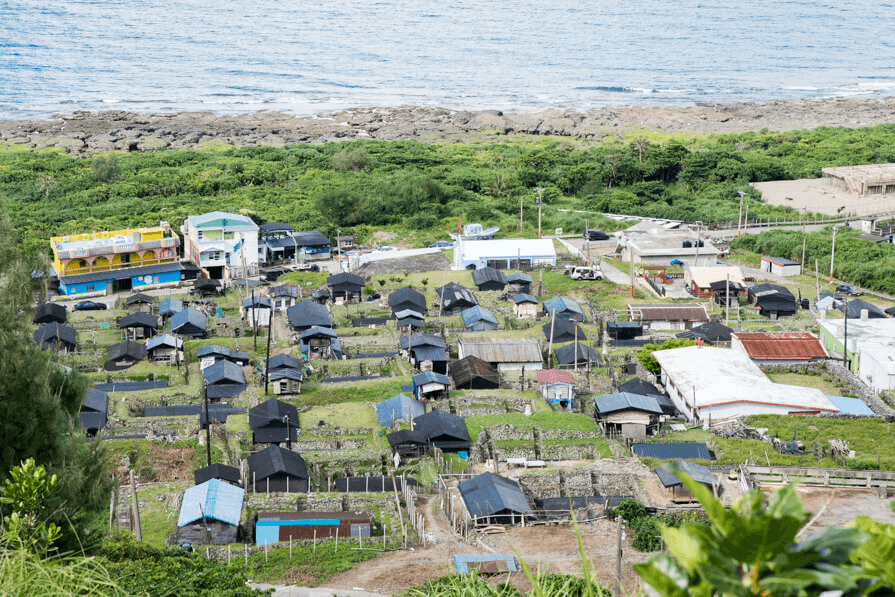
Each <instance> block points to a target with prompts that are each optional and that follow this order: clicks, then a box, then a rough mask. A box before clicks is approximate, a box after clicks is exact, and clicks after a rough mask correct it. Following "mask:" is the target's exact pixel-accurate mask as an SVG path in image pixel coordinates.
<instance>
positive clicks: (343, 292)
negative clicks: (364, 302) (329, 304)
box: [326, 272, 367, 305]
mask: <svg viewBox="0 0 895 597" xmlns="http://www.w3.org/2000/svg"><path fill="white" fill-rule="evenodd" d="M326 285H327V286H329V293H330V295H331V296H332V299H333V302H334V303H336V304H337V305H338V304H343V303H357V302H360V300H361V294H362V293H363V291H364V286H366V285H367V283H366V282H365V281H364V279H363V278H361V277H360V276H358V275H357V274H349V273H346V272H343V273H341V274H336V275H334V276H330V277H328V278H327V279H326Z"/></svg>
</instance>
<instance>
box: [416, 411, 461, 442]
mask: <svg viewBox="0 0 895 597" xmlns="http://www.w3.org/2000/svg"><path fill="white" fill-rule="evenodd" d="M413 424H414V426H415V427H416V429H417V430H419V431H420V432H421V433H422V434H423V435H424V436H425V437H426V438H427V439H429V440H432V439H434V438H437V437H443V436H450V437H452V438H455V439H457V440H460V441H465V442H467V443H468V442H469V441H470V440H469V432H468V431H466V424H465V423H464V422H463V417H458V416H457V415H452V414H450V413H447V412H444V411H443V410H438V409H437V408H436V409H435V410H433V411H431V412H428V413H426V414H424V415H420V416H418V417H417V418H415V419H414V420H413Z"/></svg>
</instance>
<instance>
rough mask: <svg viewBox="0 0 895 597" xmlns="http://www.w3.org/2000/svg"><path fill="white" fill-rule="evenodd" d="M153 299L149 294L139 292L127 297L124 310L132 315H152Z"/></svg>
mask: <svg viewBox="0 0 895 597" xmlns="http://www.w3.org/2000/svg"><path fill="white" fill-rule="evenodd" d="M154 300H155V299H153V298H152V297H151V296H149V295H148V294H143V293H140V292H138V293H137V294H132V295H130V296H129V297H127V298H126V299H125V301H124V308H125V309H127V312H128V313H129V314H131V315H133V314H134V313H152V303H153V301H154Z"/></svg>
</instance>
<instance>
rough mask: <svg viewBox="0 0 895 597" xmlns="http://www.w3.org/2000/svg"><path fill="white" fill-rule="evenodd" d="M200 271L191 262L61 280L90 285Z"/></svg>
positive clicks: (127, 268) (65, 277) (69, 277)
mask: <svg viewBox="0 0 895 597" xmlns="http://www.w3.org/2000/svg"><path fill="white" fill-rule="evenodd" d="M199 271H200V270H199V267H198V266H196V265H194V264H192V263H190V262H189V261H177V262H174V263H163V264H161V265H147V266H145V267H125V268H121V269H113V270H107V271H102V272H95V273H92V274H81V275H77V276H62V277H61V278H59V279H60V280H61V281H62V282H63V283H64V284H68V285H72V284H89V283H91V282H99V281H101V280H123V279H125V278H136V277H139V276H154V275H155V274H165V273H168V272H188V273H191V274H192V273H198V272H199Z"/></svg>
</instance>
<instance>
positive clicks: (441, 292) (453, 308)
mask: <svg viewBox="0 0 895 597" xmlns="http://www.w3.org/2000/svg"><path fill="white" fill-rule="evenodd" d="M435 294H437V295H438V296H440V297H441V310H442V311H443V313H444V314H445V315H456V314H457V313H459V312H460V311H463V310H464V309H469V308H470V307H475V306H476V305H478V304H479V301H478V300H477V299H476V298H475V295H474V294H473V293H472V291H471V290H469V289H468V288H464V287H463V286H461V285H459V284H457V283H456V282H448V283H447V284H445V285H444V286H442V287H441V288H436V289H435Z"/></svg>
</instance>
